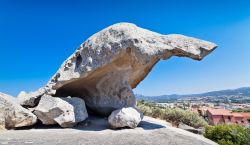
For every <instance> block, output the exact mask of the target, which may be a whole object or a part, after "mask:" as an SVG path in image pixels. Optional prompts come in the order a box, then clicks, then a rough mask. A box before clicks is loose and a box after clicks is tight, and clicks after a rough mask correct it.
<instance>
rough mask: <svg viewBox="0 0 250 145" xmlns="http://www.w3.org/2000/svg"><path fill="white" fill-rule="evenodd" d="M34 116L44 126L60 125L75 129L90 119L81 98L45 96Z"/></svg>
mask: <svg viewBox="0 0 250 145" xmlns="http://www.w3.org/2000/svg"><path fill="white" fill-rule="evenodd" d="M34 114H36V115H37V117H38V119H39V120H41V121H42V123H43V124H46V125H51V124H59V125H60V126H61V127H73V126H74V125H76V124H77V123H78V122H81V121H84V120H85V119H86V118H87V117H88V113H87V110H86V107H85V103H84V101H83V100H82V99H80V98H75V97H74V98H59V97H52V96H49V95H44V96H42V97H41V100H40V102H39V104H38V106H37V107H36V108H35V111H34Z"/></svg>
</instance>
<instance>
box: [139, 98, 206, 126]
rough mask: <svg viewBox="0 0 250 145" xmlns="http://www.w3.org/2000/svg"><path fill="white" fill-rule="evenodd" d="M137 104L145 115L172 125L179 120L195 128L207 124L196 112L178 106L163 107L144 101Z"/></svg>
mask: <svg viewBox="0 0 250 145" xmlns="http://www.w3.org/2000/svg"><path fill="white" fill-rule="evenodd" d="M137 106H138V107H139V109H140V110H141V111H142V112H143V113H144V114H145V115H147V116H151V117H154V118H160V119H163V120H166V121H168V122H171V123H172V124H174V125H178V124H179V123H180V122H182V123H184V124H187V125H189V126H192V127H195V128H198V127H203V126H205V125H207V122H206V121H205V120H204V119H203V118H202V117H200V116H199V115H198V114H195V113H193V112H189V111H185V110H183V109H180V108H164V107H161V106H157V105H156V104H153V103H146V102H144V101H138V102H137Z"/></svg>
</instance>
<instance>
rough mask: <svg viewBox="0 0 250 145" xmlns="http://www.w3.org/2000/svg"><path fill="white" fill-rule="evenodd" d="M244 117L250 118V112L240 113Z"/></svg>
mask: <svg viewBox="0 0 250 145" xmlns="http://www.w3.org/2000/svg"><path fill="white" fill-rule="evenodd" d="M240 114H241V115H242V116H243V117H244V118H247V119H250V112H241V113H240Z"/></svg>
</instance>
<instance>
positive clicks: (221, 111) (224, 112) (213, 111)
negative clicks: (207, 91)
mask: <svg viewBox="0 0 250 145" xmlns="http://www.w3.org/2000/svg"><path fill="white" fill-rule="evenodd" d="M207 111H208V112H210V113H211V114H212V115H225V116H232V114H231V113H230V111H229V110H225V109H208V110H207Z"/></svg>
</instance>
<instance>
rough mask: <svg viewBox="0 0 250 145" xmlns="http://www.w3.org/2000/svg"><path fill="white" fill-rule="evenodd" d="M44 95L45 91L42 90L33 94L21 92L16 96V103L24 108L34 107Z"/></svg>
mask: <svg viewBox="0 0 250 145" xmlns="http://www.w3.org/2000/svg"><path fill="white" fill-rule="evenodd" d="M45 93H46V90H45V89H44V88H40V89H38V90H37V91H35V92H29V93H26V92H24V91H21V92H20V93H19V94H18V95H17V102H18V103H19V104H20V105H21V106H24V107H35V106H36V105H37V104H38V102H39V100H40V98H41V96H42V95H44V94H45Z"/></svg>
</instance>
